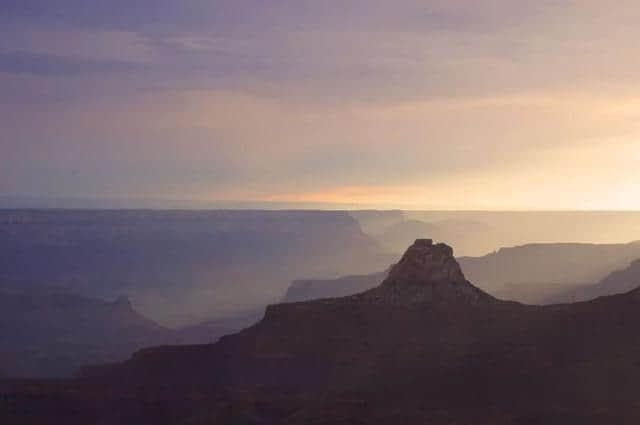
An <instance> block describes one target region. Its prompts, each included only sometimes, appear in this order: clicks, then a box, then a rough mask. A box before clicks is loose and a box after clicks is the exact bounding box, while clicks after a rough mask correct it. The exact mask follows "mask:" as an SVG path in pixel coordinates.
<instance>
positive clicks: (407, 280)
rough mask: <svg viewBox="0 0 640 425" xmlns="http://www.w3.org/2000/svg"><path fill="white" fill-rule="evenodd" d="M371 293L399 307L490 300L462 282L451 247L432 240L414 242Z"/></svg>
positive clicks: (468, 284) (462, 276)
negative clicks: (399, 305) (402, 305)
mask: <svg viewBox="0 0 640 425" xmlns="http://www.w3.org/2000/svg"><path fill="white" fill-rule="evenodd" d="M374 293H375V296H376V297H377V298H380V297H382V298H383V299H386V300H391V301H392V302H394V303H401V304H417V303H418V304H419V303H424V302H446V303H449V302H460V301H464V302H466V303H473V304H475V303H477V302H479V301H480V300H489V299H493V298H492V297H491V296H490V295H488V294H485V293H484V292H482V291H481V290H480V289H478V288H476V287H475V286H473V285H472V284H471V283H469V282H468V281H467V280H466V279H465V277H464V274H463V273H462V270H461V269H460V265H459V264H458V262H457V261H456V259H455V257H454V256H453V249H452V248H451V247H450V246H448V245H446V244H443V243H438V244H434V243H433V241H432V240H431V239H418V240H416V241H415V242H414V243H413V245H411V246H410V247H409V248H408V249H407V251H406V252H405V253H404V255H403V256H402V259H400V261H399V262H398V263H397V264H396V265H395V266H393V268H392V269H391V271H390V272H389V276H388V277H387V279H386V280H385V281H384V282H383V283H382V284H381V285H380V286H379V287H378V288H376V290H374Z"/></svg>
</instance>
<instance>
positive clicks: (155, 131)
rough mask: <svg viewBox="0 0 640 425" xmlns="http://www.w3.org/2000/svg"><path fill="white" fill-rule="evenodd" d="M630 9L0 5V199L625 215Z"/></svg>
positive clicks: (632, 186)
mask: <svg viewBox="0 0 640 425" xmlns="http://www.w3.org/2000/svg"><path fill="white" fill-rule="evenodd" d="M639 21H640V7H639V6H638V4H637V2H636V1H635V0H633V1H630V0H619V1H616V2H603V1H601V0H580V1H578V0H567V1H552V0H539V1H535V2H532V1H522V0H485V1H471V0H466V1H463V0H420V1H418V0H397V1H380V0H341V1H337V0H335V1H334V0H327V1H318V0H315V1H309V0H295V1H294V0H279V1H275V0H261V1H260V0H221V1H216V0H182V1H180V2H178V1H174V0H153V1H152V0H110V1H97V0H94V1H89V0H60V1H55V2H54V1H50V0H3V1H2V2H1V4H0V129H1V131H0V196H30V197H44V198H90V199H98V198H109V199H154V200H198V201H231V200H233V201H263V202H289V203H291V202H306V203H309V202H311V203H314V202H317V203H322V204H323V205H324V204H327V203H329V204H331V203H335V204H356V205H362V206H371V207H376V208H415V209H640V184H638V181H640V171H639V168H640V167H638V164H640V72H639V71H640V45H638V43H637V40H638V39H640V26H638V25H637V22H639Z"/></svg>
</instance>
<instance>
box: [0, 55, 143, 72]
mask: <svg viewBox="0 0 640 425" xmlns="http://www.w3.org/2000/svg"><path fill="white" fill-rule="evenodd" d="M143 69H144V68H143V67H142V66H141V65H137V64H133V63H130V62H122V61H115V60H94V59H87V58H73V57H68V56H52V55H38V54H33V53H28V52H12V53H0V72H5V73H10V74H31V75H39V76H60V75H63V76H64V75H66V76H82V75H94V74H105V73H106V74H108V73H131V72H135V71H141V70H143Z"/></svg>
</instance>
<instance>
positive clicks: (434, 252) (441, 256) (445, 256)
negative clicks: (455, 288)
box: [389, 239, 465, 282]
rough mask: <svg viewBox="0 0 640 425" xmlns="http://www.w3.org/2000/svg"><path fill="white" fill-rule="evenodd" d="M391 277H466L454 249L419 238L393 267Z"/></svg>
mask: <svg viewBox="0 0 640 425" xmlns="http://www.w3.org/2000/svg"><path fill="white" fill-rule="evenodd" d="M389 278H390V279H393V280H402V281H404V280H411V281H421V282H436V281H452V282H464V281H465V277H464V274H463V273H462V270H461V269H460V266H459V265H458V262H457V261H456V259H455V258H454V256H453V249H452V248H451V247H450V246H448V245H446V244H443V243H439V244H434V243H433V241H432V240H431V239H418V240H416V241H415V242H414V244H413V245H411V246H410V247H409V248H408V249H407V251H406V252H405V253H404V255H403V256H402V259H401V260H400V261H399V262H398V263H397V264H396V265H395V266H394V267H393V268H392V269H391V272H390V273H389Z"/></svg>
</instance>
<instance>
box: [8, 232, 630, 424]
mask: <svg viewBox="0 0 640 425" xmlns="http://www.w3.org/2000/svg"><path fill="white" fill-rule="evenodd" d="M639 320H640V290H633V291H631V292H628V293H625V294H622V295H615V296H610V297H604V298H598V299H596V300H593V301H590V302H583V303H576V304H564V305H555V306H526V305H522V304H518V303H515V302H507V301H501V300H498V299H495V298H493V297H492V296H490V295H488V294H486V293H485V292H483V291H481V290H480V289H478V288H476V287H474V286H473V285H472V284H471V283H470V282H468V281H467V280H466V279H465V277H464V275H463V274H462V272H461V270H460V267H459V265H458V263H457V262H456V260H455V259H454V257H453V252H452V249H451V248H450V247H448V246H446V245H443V244H438V245H433V244H432V243H431V241H429V240H418V241H416V243H415V244H414V245H412V246H411V247H410V248H409V249H408V250H407V252H406V253H405V254H404V256H403V258H402V259H401V261H400V262H399V263H398V264H397V265H395V266H394V267H393V268H392V269H391V271H390V273H389V276H388V277H387V278H386V279H385V280H384V282H383V283H382V284H381V285H379V286H378V287H375V288H373V289H371V290H369V291H366V292H364V293H361V294H357V295H352V296H348V297H344V298H335V299H324V300H316V301H309V302H301V303H290V304H280V305H275V306H271V307H269V308H268V309H267V311H266V313H265V317H264V318H263V320H262V321H261V322H259V323H258V324H256V325H255V326H253V327H250V328H248V329H246V330H244V331H242V332H240V333H238V334H236V335H232V336H227V337H223V338H222V339H221V340H220V341H219V342H218V343H215V344H207V345H194V346H176V347H157V348H150V349H145V350H142V351H140V352H138V353H136V354H135V355H134V356H133V358H132V359H130V360H129V361H126V362H124V363H119V364H113V365H105V366H101V367H94V368H89V369H86V370H85V371H84V372H83V374H82V376H80V377H79V378H78V379H76V380H68V381H6V380H5V381H3V383H2V384H1V387H2V388H1V395H2V397H3V398H2V401H3V408H2V414H1V415H0V421H2V423H10V424H39V425H40V424H60V423H64V424H84V425H86V424H101V425H104V424H114V425H115V424H130V425H134V424H135V425H163V424H311V423H313V424H393V425H395V424H436V425H437V424H469V425H484V424H487V425H488V424H518V425H529V424H531V425H533V424H536V425H537V424H545V425H547V424H558V425H559V424H594V425H595V424H637V423H640V402H638V401H637V400H638V399H637V394H638V393H640V334H639V333H638V332H637V326H636V324H637V323H638V321H639Z"/></svg>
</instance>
